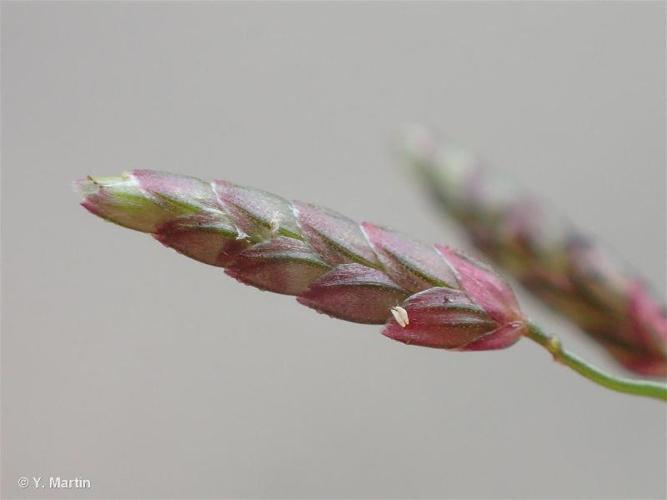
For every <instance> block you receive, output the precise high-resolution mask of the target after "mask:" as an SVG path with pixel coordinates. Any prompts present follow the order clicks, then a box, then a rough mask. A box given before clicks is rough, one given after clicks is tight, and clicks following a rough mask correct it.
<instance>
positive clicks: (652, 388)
mask: <svg viewBox="0 0 667 500" xmlns="http://www.w3.org/2000/svg"><path fill="white" fill-rule="evenodd" d="M526 337H528V338H529V339H531V340H533V341H535V342H537V343H538V344H540V345H541V346H542V347H544V348H545V349H546V350H548V351H549V352H550V353H551V354H552V355H553V357H554V359H555V360H556V361H558V362H559V363H562V364H564V365H565V366H568V367H570V368H572V369H573V370H574V371H575V372H577V373H578V374H579V375H583V376H584V377H586V378H587V379H589V380H591V381H593V382H595V383H596V384H599V385H601V386H604V387H606V388H607V389H611V390H612V391H618V392H624V393H626V394H635V395H637V396H645V397H648V398H655V399H661V400H663V401H667V384H661V383H659V382H651V381H648V380H633V379H629V378H622V377H615V376H614V375H611V374H609V373H606V372H604V371H602V370H600V369H599V368H597V367H596V366H593V365H591V364H589V363H586V362H585V361H584V360H582V359H580V358H579V357H578V356H575V355H574V354H572V353H571V352H569V351H567V350H565V349H564V348H563V346H562V345H561V343H560V340H559V339H558V338H556V337H551V336H549V335H547V334H546V333H544V331H543V330H542V329H541V328H540V327H539V326H537V325H535V324H532V323H529V324H528V331H527V333H526Z"/></svg>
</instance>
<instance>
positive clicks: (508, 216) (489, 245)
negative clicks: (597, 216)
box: [403, 127, 667, 377]
mask: <svg viewBox="0 0 667 500" xmlns="http://www.w3.org/2000/svg"><path fill="white" fill-rule="evenodd" d="M403 146H404V148H403V149H404V153H405V154H406V156H407V159H408V161H409V162H410V163H411V164H412V165H413V166H414V167H415V169H416V171H417V172H419V173H420V174H421V176H422V178H423V180H424V181H425V182H424V185H425V187H426V189H427V190H428V191H430V192H431V194H432V195H433V197H434V199H435V200H436V202H437V204H438V205H439V206H441V207H442V208H443V209H444V210H445V211H446V212H447V213H448V214H449V215H451V216H452V217H453V218H454V219H455V220H457V221H458V222H459V223H460V224H461V227H462V228H463V229H464V230H465V231H466V232H467V233H468V235H469V237H470V240H471V241H472V243H473V244H474V245H475V246H476V247H477V248H478V249H479V250H480V251H482V252H483V253H484V254H486V256H487V257H488V258H489V259H490V260H491V261H492V262H493V263H494V264H495V265H497V266H498V267H499V268H500V269H503V270H505V271H506V272H507V274H509V275H513V276H514V277H515V278H516V279H517V280H518V281H520V282H521V284H522V285H524V286H525V287H526V288H527V289H528V290H529V291H530V292H532V293H533V294H534V295H536V296H537V297H538V298H540V299H541V300H542V301H543V302H545V303H546V304H547V305H548V306H550V307H551V308H552V309H553V310H555V311H556V312H558V313H560V314H562V315H563V316H565V317H567V318H569V319H570V320H571V321H573V322H574V323H575V324H577V325H578V326H579V327H580V328H581V330H582V331H584V332H585V333H587V334H588V335H590V336H591V337H592V338H593V339H594V340H596V341H597V342H599V343H600V344H601V345H602V346H603V347H604V348H605V349H606V350H607V351H608V352H609V353H610V354H611V355H612V356H613V357H614V358H615V359H616V361H618V362H619V363H621V364H622V365H623V366H625V367H626V368H627V369H629V370H631V371H633V372H636V373H639V374H642V375H649V376H659V377H660V376H662V377H664V376H667V310H666V309H665V307H664V306H663V305H662V304H661V303H660V301H658V299H657V298H656V297H655V295H654V294H653V293H652V292H651V290H650V289H649V288H648V287H647V286H646V284H644V283H643V282H642V281H641V280H640V279H638V278H637V277H635V276H634V275H633V274H632V273H631V272H629V271H628V270H627V269H626V268H625V266H623V265H621V264H619V263H618V262H615V261H614V260H612V259H611V258H609V257H608V256H607V254H606V253H605V252H604V251H603V250H602V249H601V248H600V247H599V245H597V244H595V243H594V242H593V241H592V240H591V239H590V238H587V237H585V236H583V235H582V234H581V233H580V232H579V231H578V230H577V229H576V228H574V227H573V226H572V225H571V224H569V223H568V222H566V221H564V220H562V219H561V218H559V217H557V216H554V215H553V213H552V212H551V211H548V210H546V209H545V208H544V206H543V204H542V203H540V201H539V200H536V199H535V198H533V197H531V196H530V195H527V194H526V193H524V192H522V191H521V190H520V189H519V188H518V187H516V186H514V185H513V184H511V183H509V182H507V181H506V180H505V179H503V178H501V177H499V176H498V175H497V174H496V172H494V171H493V170H491V169H490V168H488V167H487V166H486V165H484V164H483V163H482V162H481V161H480V160H479V159H477V158H475V157H474V156H471V155H470V154H468V153H467V152H465V151H463V150H462V149H460V148H459V147H457V146H456V145H454V144H452V143H450V142H442V143H438V142H436V140H435V139H434V136H433V135H432V134H431V133H430V132H428V131H427V130H425V129H422V128H416V127H415V128H412V129H411V130H410V131H408V132H407V133H406V136H405V138H404V144H403ZM448 255H449V262H450V263H451V264H453V265H455V266H456V265H457V263H460V261H459V259H458V258H457V257H456V256H455V254H448ZM463 265H464V266H465V264H463ZM476 274H477V272H475V271H472V270H471V272H468V273H463V274H461V275H460V276H461V277H462V280H463V283H466V282H467V283H468V286H473V287H475V288H478V287H477V286H476V285H475V284H474V283H471V280H472V281H474V278H473V277H474V276H475V275H476ZM464 275H465V276H466V278H463V276H464ZM482 281H483V282H485V283H486V284H487V285H488V284H490V283H491V281H489V280H487V279H483V280H482ZM464 286H465V285H464ZM484 286H486V285H484ZM469 293H470V291H469ZM480 300H482V301H483V302H484V307H485V308H486V311H487V312H488V313H489V314H491V315H492V313H493V311H494V310H496V308H497V305H496V304H492V303H490V302H488V301H485V299H483V298H482V299H480ZM500 302H501V303H502V304H503V305H502V306H501V307H505V305H506V304H507V302H506V301H500ZM517 311H518V310H517Z"/></svg>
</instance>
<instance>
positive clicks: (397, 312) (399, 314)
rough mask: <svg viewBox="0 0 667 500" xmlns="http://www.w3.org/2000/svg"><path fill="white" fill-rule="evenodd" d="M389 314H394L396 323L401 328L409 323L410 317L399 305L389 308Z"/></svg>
mask: <svg viewBox="0 0 667 500" xmlns="http://www.w3.org/2000/svg"><path fill="white" fill-rule="evenodd" d="M390 311H391V314H392V315H393V316H394V319H395V320H396V323H398V324H399V325H401V326H402V327H403V328H405V327H406V326H408V325H409V324H410V317H409V316H408V311H406V310H405V309H403V308H402V307H401V306H394V307H392V308H391V309H390Z"/></svg>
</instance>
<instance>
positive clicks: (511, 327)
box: [77, 170, 651, 350]
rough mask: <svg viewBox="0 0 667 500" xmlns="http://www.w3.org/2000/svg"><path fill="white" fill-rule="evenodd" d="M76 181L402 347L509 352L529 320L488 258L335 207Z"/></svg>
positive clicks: (159, 228)
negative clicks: (377, 329) (373, 327)
mask: <svg viewBox="0 0 667 500" xmlns="http://www.w3.org/2000/svg"><path fill="white" fill-rule="evenodd" d="M77 186H78V188H79V190H80V191H81V193H82V195H83V197H84V198H83V201H82V203H81V204H82V205H83V207H84V208H86V209H87V210H89V211H90V212H92V213H93V214H95V215H97V216H99V217H101V218H103V219H106V220H108V221H111V222H114V223H116V224H119V225H121V226H125V227H128V228H131V229H135V230H138V231H141V232H145V233H150V234H152V235H153V236H154V237H155V238H156V239H157V240H158V241H160V242H161V243H162V244H163V245H165V246H167V247H170V248H173V249H174V250H176V251H178V252H179V253H181V254H183V255H186V256H188V257H191V258H193V259H195V260H198V261H200V262H203V263H206V264H210V265H213V266H218V267H223V268H225V272H226V273H227V274H228V275H230V276H232V277H233V278H235V279H237V280H238V281H240V282H242V283H245V284H248V285H252V286H254V287H257V288H259V289H262V290H268V291H271V292H275V293H281V294H286V295H293V296H296V297H297V300H298V301H299V302H300V303H301V304H303V305H305V306H308V307H310V308H312V309H315V310H316V311H318V312H320V313H323V314H327V315H329V316H332V317H334V318H339V319H343V320H346V321H353V322H356V323H367V324H381V325H384V329H383V334H384V335H385V336H387V337H389V338H391V339H394V340H398V341H400V342H403V343H406V344H415V345H420V346H427V347H438V348H443V349H453V350H486V349H502V348H505V347H508V346H510V345H512V344H514V343H515V342H516V341H517V340H518V339H519V338H520V337H521V336H522V335H523V334H524V333H525V331H526V328H527V326H526V320H525V318H524V317H523V315H522V313H521V311H520V309H519V306H518V304H517V301H516V298H515V297H514V294H513V292H512V290H511V289H510V288H509V286H508V285H507V284H506V283H505V282H504V281H503V280H502V278H500V277H499V276H498V275H496V274H495V273H494V272H493V271H492V270H491V269H490V268H488V267H487V266H485V265H483V264H481V263H479V262H476V261H474V260H473V259H471V258H469V257H466V256H464V255H463V254H461V253H460V252H457V251H455V250H452V249H450V248H448V247H445V246H433V245H427V244H424V243H421V242H418V241H415V240H413V239H411V238H408V237H407V236H405V235H403V234H401V233H398V232H395V231H392V230H389V229H386V228H383V227H380V226H377V225H374V224H370V223H366V222H365V223H362V224H358V223H356V222H354V221H352V220H350V219H348V218H347V217H345V216H343V215H341V214H338V213H336V212H333V211H331V210H328V209H323V208H320V207H317V206H315V205H311V204H307V203H301V202H291V201H288V200H285V199H283V198H281V197H280V196H277V195H274V194H271V193H267V192H265V191H260V190H256V189H252V188H247V187H243V186H237V185H235V184H232V183H230V182H227V181H214V182H212V183H207V182H204V181H201V180H199V179H195V178H192V177H185V176H179V175H172V174H167V173H161V172H152V171H147V170H138V171H134V172H129V173H126V174H123V175H122V176H120V177H99V178H98V177H87V178H85V179H82V180H80V181H78V182H77ZM643 304H644V302H642V301H639V304H638V306H637V307H639V308H642V307H643V308H644V309H645V310H646V312H645V313H644V314H651V311H650V308H648V309H647V308H646V307H645V306H644V305H643Z"/></svg>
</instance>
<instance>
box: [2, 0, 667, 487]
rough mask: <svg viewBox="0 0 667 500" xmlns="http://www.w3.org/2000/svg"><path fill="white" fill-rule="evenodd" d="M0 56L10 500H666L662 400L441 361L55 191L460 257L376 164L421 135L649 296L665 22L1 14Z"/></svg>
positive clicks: (438, 225) (577, 341) (518, 352)
mask: <svg viewBox="0 0 667 500" xmlns="http://www.w3.org/2000/svg"><path fill="white" fill-rule="evenodd" d="M2 51H3V52H2V70H3V75H2V87H3V88H2V105H3V110H2V126H3V132H2V133H3V135H2V138H3V141H2V142H3V144H2V146H3V151H2V154H3V157H2V160H3V162H2V163H3V165H2V167H3V168H2V268H3V269H2V270H3V277H2V310H3V311H2V312H3V317H2V384H3V386H2V472H3V485H2V487H3V492H2V496H3V497H5V498H8V497H16V498H25V497H37V496H43V497H49V498H50V497H58V496H68V497H72V496H74V497H85V496H89V497H185V496H187V497H223V496H226V497H415V498H418V497H450V498H617V497H619V498H620V497H623V498H659V497H664V496H665V494H666V487H665V481H666V478H665V470H666V463H665V462H666V459H665V437H666V436H665V434H666V431H665V427H664V424H665V410H664V405H661V404H659V403H657V402H654V401H650V400H643V399H638V398H632V397H628V396H622V395H619V394H615V393H612V392H609V391H605V390H603V389H601V388H598V387H596V386H593V385H592V384H590V383H588V382H586V381H584V380H583V379H580V378H578V377H576V376H575V375H573V374H571V373H569V372H568V371H567V370H565V369H563V368H561V367H559V366H557V365H555V364H554V363H552V362H551V361H550V359H549V357H548V355H547V354H546V353H545V352H543V351H541V350H540V349H538V348H537V347H536V346H534V345H531V343H529V342H527V341H524V342H520V343H519V344H518V345H516V346H515V347H514V348H512V349H509V350H507V351H503V352H493V353H470V354H459V353H448V352H445V351H438V350H429V349H421V348H408V347H404V346H403V345H401V344H398V343H394V342H391V341H389V340H387V339H385V338H383V337H382V336H380V335H379V328H376V327H372V326H370V327H369V326H361V325H356V324H351V323H344V322H339V321H334V320H332V319H328V318H326V317H324V316H321V315H318V314H315V313H314V312H312V311H311V310H308V309H306V308H303V307H300V306H298V305H296V304H295V303H294V300H293V299H292V298H289V297H284V296H278V295H272V294H268V293H261V292H259V291H257V290H255V289H252V288H249V287H244V286H240V285H238V284H237V283H236V282H234V281H233V280H231V279H229V278H227V277H226V276H225V275H224V274H223V273H222V272H221V271H220V270H217V269H215V268H212V267H208V266H205V265H202V264H198V263H196V262H194V261H190V260H188V259H185V258H183V257H181V256H179V255H178V254H176V253H175V252H173V251H170V250H167V249H164V248H161V247H160V245H159V244H157V243H155V242H154V241H152V240H151V238H149V237H147V236H145V235H141V234H139V233H133V232H131V231H128V230H125V229H122V228H120V227H116V226H113V225H111V224H106V223H103V222H102V221H100V220H98V219H96V218H94V217H92V216H90V215H88V214H87V213H86V212H85V211H84V210H83V209H81V208H79V207H78V205H77V196H76V195H75V194H74V193H73V192H72V188H71V185H70V182H71V181H72V179H74V178H77V177H80V176H82V175H85V174H88V173H91V174H97V175H114V174H117V173H120V172H121V171H123V170H126V169H130V168H134V167H143V168H154V169H162V170H167V171H173V172H180V173H189V174H192V175H196V176H200V177H203V178H207V179H210V178H216V177H217V178H225V179H229V180H232V181H235V182H238V183H242V184H248V185H253V186H257V187H260V188H264V189H269V190H272V191H275V192H277V193H280V194H282V195H284V196H287V197H291V198H298V199H302V200H307V201H314V202H318V203H320V204H322V205H325V206H330V207H332V208H336V209H339V210H341V211H343V212H344V213H346V214H348V215H350V216H352V217H355V218H359V219H366V220H371V221H375V222H378V223H382V224H388V225H391V226H393V227H395V228H397V229H400V230H406V231H409V232H411V233H412V234H414V235H415V236H417V237H420V238H422V239H425V240H441V241H447V242H451V243H454V244H456V245H463V244H464V240H463V239H462V238H460V236H459V235H458V234H457V233H456V232H455V230H454V229H453V227H452V226H448V225H446V224H444V225H443V223H442V222H443V221H442V220H441V219H440V218H439V217H438V216H437V215H436V214H435V212H434V211H433V210H432V208H431V207H430V206H429V204H428V203H427V202H425V201H424V200H423V199H422V195H421V193H420V192H419V191H418V189H417V188H416V185H415V184H414V183H413V182H412V180H411V179H410V177H409V176H408V175H406V172H405V171H404V169H402V168H401V167H400V166H399V163H398V162H397V160H396V157H395V155H393V153H392V152H391V147H390V142H391V137H392V134H393V133H394V132H395V130H396V128H397V127H398V126H399V125H401V124H402V123H404V122H406V121H408V122H409V121H420V122H426V123H430V124H432V125H434V126H435V127H437V128H438V129H439V130H440V131H442V132H444V133H447V134H449V135H450V136H453V137H455V138H456V139H458V140H459V141H460V142H462V143H464V144H466V145H468V146H470V147H472V148H475V149H476V150H477V151H479V152H481V153H482V154H483V155H485V156H486V157H487V158H488V159H490V160H491V161H492V162H493V163H495V164H496V165H498V167H499V168H501V169H504V171H506V172H509V173H511V174H513V175H514V176H515V177H518V178H519V179H521V180H522V182H523V183H524V184H525V185H526V186H529V187H531V188H532V189H533V190H534V191H536V192H538V193H541V194H542V195H543V196H544V197H546V198H547V199H549V200H551V201H552V202H553V203H554V204H555V205H556V206H557V207H559V208H560V209H561V210H562V211H563V212H565V213H567V214H569V215H570V216H573V217H576V219H577V220H578V221H579V223H580V225H581V226H583V227H585V228H587V229H589V230H590V231H591V232H592V233H594V234H595V235H597V236H599V237H600V238H601V239H602V240H604V241H606V242H607V243H609V245H610V246H612V247H613V248H615V249H616V252H617V253H618V254H619V255H620V256H621V257H622V258H624V259H626V260H627V261H629V262H632V263H633V264H634V266H635V267H636V269H637V270H638V271H639V272H640V273H641V274H642V275H644V276H645V277H646V278H647V279H648V280H649V281H650V282H651V283H652V284H653V285H654V286H655V288H656V290H657V291H658V293H659V294H660V297H664V293H665V280H664V277H665V226H666V220H665V168H664V164H665V142H664V134H665V88H664V86H665V27H664V6H663V5H662V4H660V3H634V4H623V3H612V4H602V3H594V2H590V3H579V4H568V3H558V4H543V3H539V4H538V3H532V4H528V3H494V4H483V3H478V4H458V3H440V4H436V3H429V4H409V3H394V4H386V3H385V4H379V3H377V4H371V3H362V4H350V3H338V4H317V5H315V4H303V3H300V4H296V3H292V4H266V3H252V4H251V3H247V4H239V3H216V4H195V3H175V4H155V3H150V4H149V3H143V4H138V3H135V4H125V3H113V4H102V3H72V4H64V3H50V4H40V3H3V5H2ZM522 303H523V304H524V307H525V309H527V310H528V311H530V313H531V315H533V316H534V317H535V318H537V319H538V320H540V321H542V322H543V323H544V325H545V326H547V327H548V328H549V329H551V330H553V331H555V332H558V333H559V335H561V336H562V338H563V339H564V341H565V342H566V343H567V344H568V345H569V346H571V347H572V348H574V349H575V350H576V351H578V352H580V353H581V354H583V355H585V356H586V357H588V358H590V359H591V360H594V361H596V362H599V363H601V364H602V365H604V366H607V367H609V368H611V369H615V368H614V367H613V366H612V365H611V364H609V363H608V362H607V359H606V357H605V356H604V355H603V354H602V353H601V352H600V351H599V350H598V349H597V348H595V346H593V345H591V344H590V343H589V342H588V341H586V340H585V339H583V338H580V337H579V336H577V335H576V334H575V332H574V330H573V329H572V328H571V327H570V326H569V325H568V324H566V323H564V322H562V321H558V320H557V319H555V318H554V317H552V316H549V315H548V314H546V313H545V312H544V311H543V310H542V309H541V308H539V306H538V305H537V304H536V303H535V302H533V301H531V300H529V299H525V298H523V300H522ZM21 475H25V476H29V477H32V476H35V475H36V476H45V477H48V476H51V475H53V476H55V475H60V476H62V477H74V476H79V477H84V478H87V479H90V480H91V481H92V483H93V487H92V489H91V490H80V491H70V492H66V491H64V492H55V491H44V490H42V491H36V490H34V489H28V490H19V489H18V487H17V485H16V481H17V479H18V477H19V476H21Z"/></svg>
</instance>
